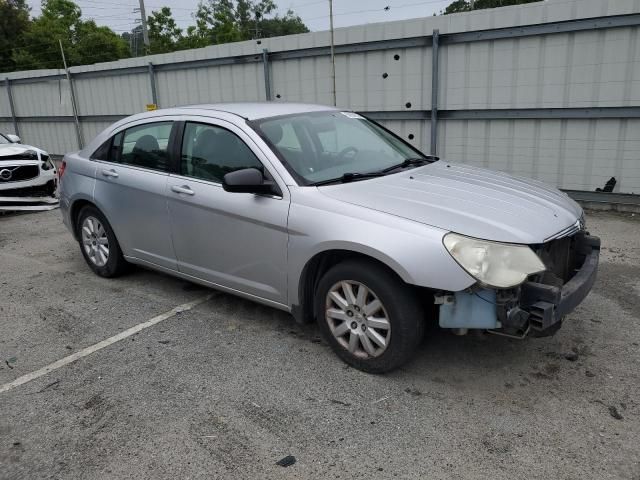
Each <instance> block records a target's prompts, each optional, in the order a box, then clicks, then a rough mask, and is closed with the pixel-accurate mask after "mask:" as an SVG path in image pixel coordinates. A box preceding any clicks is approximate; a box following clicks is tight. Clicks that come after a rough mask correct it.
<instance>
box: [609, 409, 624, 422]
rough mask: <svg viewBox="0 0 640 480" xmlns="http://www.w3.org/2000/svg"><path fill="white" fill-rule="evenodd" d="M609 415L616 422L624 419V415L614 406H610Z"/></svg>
mask: <svg viewBox="0 0 640 480" xmlns="http://www.w3.org/2000/svg"><path fill="white" fill-rule="evenodd" d="M609 414H610V415H611V416H612V417H613V418H615V419H616V420H622V419H623V418H624V417H623V416H622V414H621V413H620V412H619V411H618V409H617V408H616V407H615V406H613V405H610V406H609Z"/></svg>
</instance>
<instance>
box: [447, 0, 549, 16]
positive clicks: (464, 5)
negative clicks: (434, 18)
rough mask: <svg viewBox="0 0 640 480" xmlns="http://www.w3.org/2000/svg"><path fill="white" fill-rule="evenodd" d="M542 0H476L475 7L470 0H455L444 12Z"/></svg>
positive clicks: (465, 10) (467, 10)
mask: <svg viewBox="0 0 640 480" xmlns="http://www.w3.org/2000/svg"><path fill="white" fill-rule="evenodd" d="M540 1H542V0H475V1H474V2H473V8H471V1H470V0H455V1H454V2H452V3H451V4H450V5H449V6H448V7H447V8H445V9H444V12H443V14H444V15H448V14H450V13H459V12H470V11H471V10H482V9H485V8H497V7H506V6H508V5H520V4H523V3H533V2H540Z"/></svg>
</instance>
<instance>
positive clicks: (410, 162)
mask: <svg viewBox="0 0 640 480" xmlns="http://www.w3.org/2000/svg"><path fill="white" fill-rule="evenodd" d="M435 160H439V158H438V157H435V156H433V155H427V156H425V157H413V158H407V159H405V160H404V161H403V162H402V163H398V164H396V165H391V166H390V167H387V168H384V169H382V170H380V173H390V172H393V171H394V170H399V169H401V168H407V167H413V166H418V165H423V164H425V163H431V162H433V161H435Z"/></svg>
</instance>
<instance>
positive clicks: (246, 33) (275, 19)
mask: <svg viewBox="0 0 640 480" xmlns="http://www.w3.org/2000/svg"><path fill="white" fill-rule="evenodd" d="M276 9H277V6H276V4H275V2H274V1H273V0H235V1H234V0H207V1H206V2H205V1H202V2H200V4H199V5H198V10H197V11H196V14H195V15H194V17H195V20H196V25H195V28H193V29H191V30H187V37H188V38H189V37H190V38H191V41H192V43H198V44H200V46H202V45H201V44H202V43H205V42H206V43H205V44H207V45H210V44H218V43H227V42H237V41H241V40H251V39H254V38H266V37H274V36H279V35H291V34H295V33H306V32H308V31H309V29H308V28H307V26H306V25H305V24H304V22H303V21H302V19H301V18H300V17H299V16H297V15H295V14H294V12H293V11H292V10H288V11H287V13H286V15H285V16H283V17H281V16H279V15H277V14H276V15H273V12H275V11H276ZM271 15H273V16H271Z"/></svg>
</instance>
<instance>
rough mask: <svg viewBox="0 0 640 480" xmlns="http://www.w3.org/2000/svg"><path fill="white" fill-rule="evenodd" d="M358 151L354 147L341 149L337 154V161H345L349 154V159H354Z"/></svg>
mask: <svg viewBox="0 0 640 480" xmlns="http://www.w3.org/2000/svg"><path fill="white" fill-rule="evenodd" d="M358 152H359V150H358V149H357V148H356V147H346V148H343V149H342V150H341V151H340V153H338V160H340V161H342V160H347V156H348V155H349V154H351V159H354V158H355V157H356V155H358Z"/></svg>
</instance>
